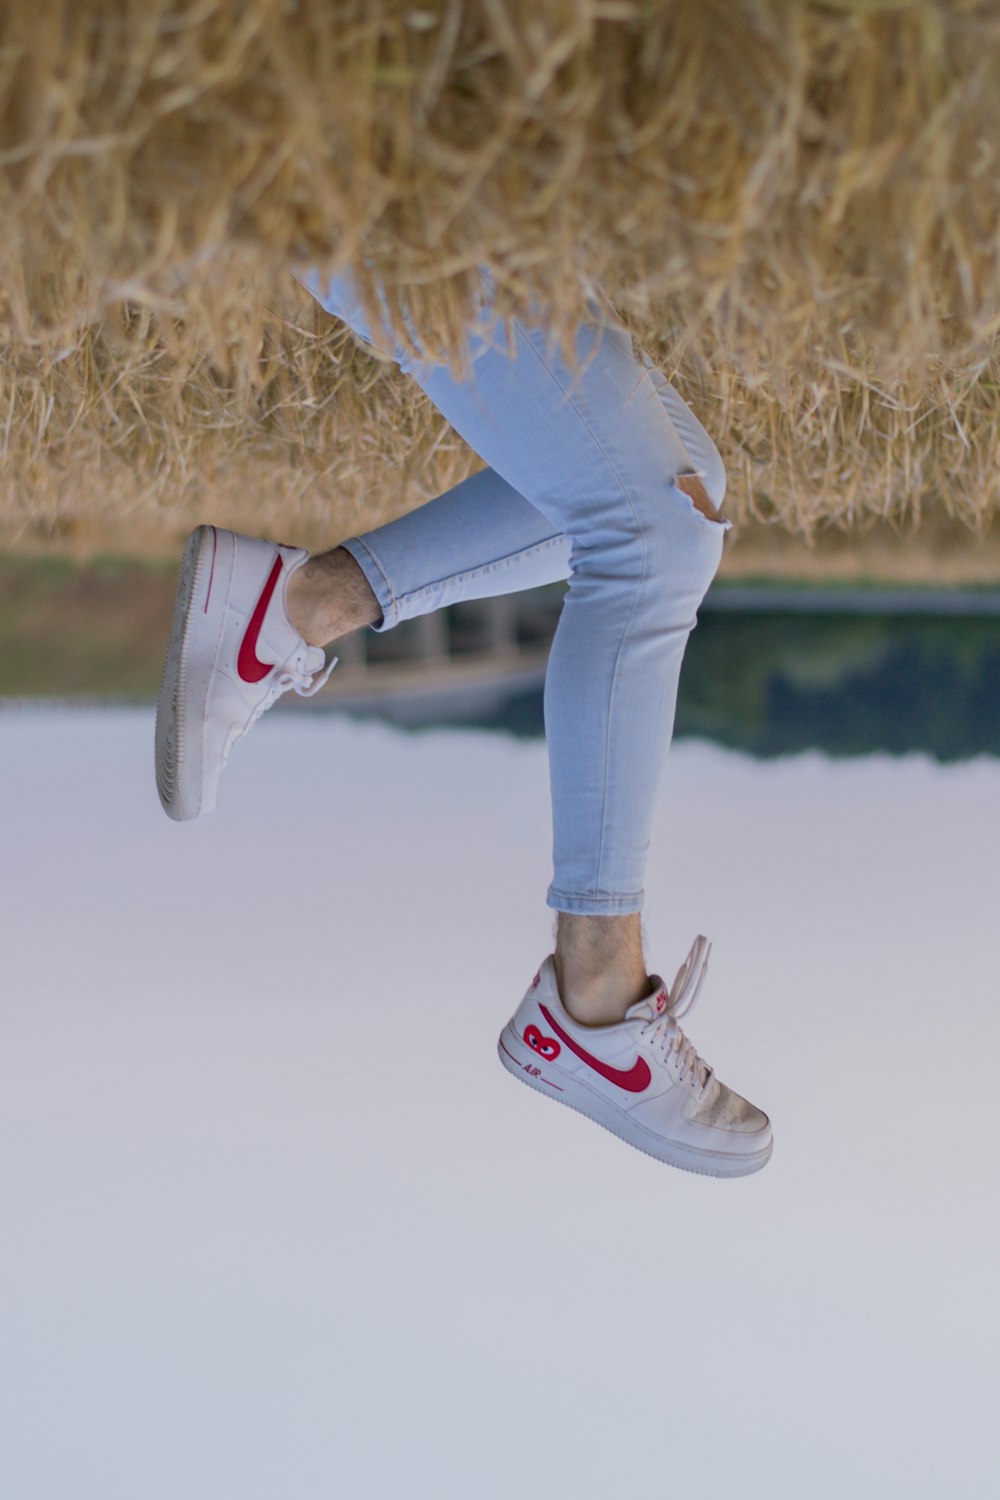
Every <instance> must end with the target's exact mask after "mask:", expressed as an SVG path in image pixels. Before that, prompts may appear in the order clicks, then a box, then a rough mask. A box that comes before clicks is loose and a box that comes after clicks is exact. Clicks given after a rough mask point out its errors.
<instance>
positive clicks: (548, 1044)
mask: <svg viewBox="0 0 1000 1500" xmlns="http://www.w3.org/2000/svg"><path fill="white" fill-rule="evenodd" d="M524 1040H525V1041H526V1042H527V1044H528V1046H529V1047H530V1048H531V1049H532V1051H534V1052H537V1053H539V1055H540V1056H541V1057H545V1058H548V1060H549V1062H552V1061H553V1060H554V1059H555V1058H557V1057H558V1056H559V1054H560V1052H561V1051H562V1048H561V1047H560V1045H559V1043H558V1042H557V1041H556V1039H555V1037H554V1036H543V1035H542V1033H541V1032H540V1031H539V1029H538V1027H537V1026H534V1025H531V1026H526V1027H525V1028H524Z"/></svg>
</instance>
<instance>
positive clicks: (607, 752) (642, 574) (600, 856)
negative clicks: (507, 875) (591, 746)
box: [514, 319, 646, 883]
mask: <svg viewBox="0 0 1000 1500" xmlns="http://www.w3.org/2000/svg"><path fill="white" fill-rule="evenodd" d="M514 327H515V328H516V329H517V331H518V333H519V334H520V335H521V336H522V338H523V339H524V341H525V343H526V344H527V346H528V348H529V349H531V350H532V351H533V353H534V355H535V358H536V359H537V360H538V362H539V364H540V365H541V366H542V369H543V370H545V372H546V374H547V375H548V376H549V378H550V379H551V380H553V381H554V382H555V384H556V385H557V386H558V387H559V389H560V390H561V391H562V393H563V395H564V396H565V397H566V401H567V403H568V404H569V406H570V407H571V408H572V410H573V411H574V412H575V413H576V415H577V417H578V418H579V420H580V421H581V422H582V423H583V426H584V427H585V428H586V429H587V431H588V433H589V434H590V436H591V439H592V440H593V442H594V443H595V444H596V445H597V448H598V450H599V452H600V453H601V454H602V456H603V458H604V461H605V463H606V464H607V465H608V468H609V469H610V470H611V472H612V474H613V475H614V477H615V479H616V480H617V482H618V485H619V488H620V489H621V492H622V496H623V498H624V500H625V502H626V504H627V505H628V508H629V510H630V511H631V513H632V520H633V523H634V525H635V531H636V536H637V537H638V539H639V547H640V549H641V564H640V569H639V577H638V579H637V580H636V583H635V587H634V589H633V592H632V602H631V604H630V606H629V612H628V618H627V619H626V621H625V625H624V628H623V630H622V633H621V639H620V640H619V642H618V651H617V653H616V655H615V664H614V667H613V669H612V673H611V689H610V692H609V693H608V718H607V724H608V728H607V730H606V732H605V738H604V786H603V788H602V791H601V838H600V843H599V844H598V849H597V880H598V883H599V882H600V878H601V865H602V863H603V861H604V830H605V825H606V822H607V805H608V766H609V762H610V756H611V747H610V736H611V720H612V711H613V708H614V698H615V687H616V685H617V682H618V667H619V664H620V662H621V656H622V652H623V650H624V649H625V640H626V637H627V636H628V631H629V626H630V625H631V624H632V616H633V615H634V613H635V606H636V600H637V599H638V596H639V590H640V587H641V585H642V584H643V583H644V582H645V578H646V539H645V537H644V536H643V534H642V527H641V526H640V525H639V517H638V516H637V515H636V513H635V506H634V505H633V504H632V499H631V496H630V495H629V492H628V488H627V487H626V485H625V482H624V480H623V479H622V476H621V474H619V472H618V466H617V464H616V463H615V462H614V460H613V459H612V457H611V455H610V454H609V453H608V451H607V449H606V448H605V447H604V444H603V443H602V442H601V440H600V438H599V437H598V436H597V433H596V432H595V431H594V429H593V428H592V427H591V425H590V423H589V422H588V421H587V418H586V417H585V416H584V414H583V412H582V411H581V410H580V407H579V406H578V404H577V402H576V399H575V398H574V396H573V395H572V394H571V392H570V391H568V390H567V389H566V387H565V386H564V385H563V383H562V381H561V380H560V379H559V377H558V375H557V374H556V373H555V371H554V370H553V369H552V367H551V365H550V364H549V362H548V360H547V359H545V358H543V357H542V355H541V354H540V353H539V351H538V349H537V348H536V347H535V345H534V343H533V342H532V340H531V339H530V338H529V336H528V332H527V330H526V329H525V328H524V327H523V326H522V325H521V324H520V323H519V322H518V321H517V320H516V319H515V320H514ZM637 389H638V387H637Z"/></svg>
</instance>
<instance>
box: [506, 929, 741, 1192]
mask: <svg viewBox="0 0 1000 1500" xmlns="http://www.w3.org/2000/svg"><path fill="white" fill-rule="evenodd" d="M710 949H711V944H710V943H709V941H708V939H707V938H704V937H698V938H696V939H695V942H694V944H693V946H692V948H691V952H690V953H689V954H688V956H687V958H686V959H685V960H684V963H683V964H682V965H681V967H680V969H679V970H678V973H677V978H676V979H675V980H674V983H673V986H672V989H671V990H669V991H668V989H667V987H666V985H665V984H664V983H663V980H662V979H660V978H659V977H658V976H657V975H655V974H651V975H650V986H651V988H650V993H649V996H648V998H646V999H643V1000H637V1001H636V1002H635V1004H634V1005H632V1006H630V1007H629V1009H628V1011H627V1012H626V1014H625V1019H624V1021H621V1022H619V1023H618V1024H616V1025H613V1026H581V1025H580V1024H579V1023H578V1022H576V1021H574V1020H573V1019H572V1017H571V1016H570V1015H568V1014H567V1012H566V1010H565V1009H564V1008H563V1005H562V1002H561V1001H560V999H559V987H558V984H557V982H556V972H555V966H554V964H553V961H552V958H551V957H549V958H547V959H546V960H545V962H544V963H543V964H542V967H541V969H540V970H539V971H538V973H537V974H536V975H535V978H534V980H533V981H532V984H531V987H530V989H529V990H528V993H527V994H526V995H525V997H524V999H523V1000H522V1001H521V1004H520V1005H519V1006H518V1008H517V1010H516V1011H515V1012H514V1015H513V1016H512V1018H511V1019H510V1021H508V1023H507V1025H506V1026H505V1027H504V1029H503V1031H502V1032H501V1033H500V1042H499V1046H498V1051H499V1054H500V1061H501V1062H502V1063H503V1065H504V1067H505V1068H506V1069H507V1070H508V1072H510V1073H513V1074H514V1077H515V1078H520V1080H521V1082H522V1083H527V1084H530V1085H531V1087H532V1088H535V1089H538V1090H539V1092H540V1093H543V1094H547V1095H548V1096H549V1097H550V1098H552V1099H556V1100H558V1101H559V1103H560V1104H568V1105H570V1106H571V1108H573V1109H578V1110H579V1111H580V1112H581V1113H582V1114H585V1115H589V1116H590V1118H591V1119H592V1120H596V1121H597V1123H598V1124H599V1125H603V1126H605V1127H606V1129H608V1130H610V1131H613V1132H614V1134H615V1135H617V1136H620V1137H621V1138H622V1140H624V1141H628V1143H629V1145H630V1146H636V1147H638V1149H639V1150H640V1151H645V1152H647V1154H648V1155H650V1156H655V1157H657V1159H658V1160H659V1161H664V1162H667V1163H669V1165H670V1166H672V1167H683V1168H684V1169H685V1170H686V1171H688V1172H703V1173H706V1174H707V1175H708V1176H711V1177H743V1176H745V1175H746V1174H747V1173H749V1172H757V1171H759V1170H760V1168H761V1167H763V1166H765V1165H766V1163H767V1160H768V1158H769V1157H770V1155H771V1124H770V1121H769V1120H768V1118H767V1115H765V1114H763V1113H762V1111H761V1110H759V1109H756V1108H755V1107H754V1106H753V1105H752V1104H750V1103H748V1102H747V1100H746V1099H743V1098H741V1097H740V1095H739V1094H734V1093H733V1091H732V1089H728V1088H726V1086H725V1084H724V1083H720V1082H719V1080H718V1079H717V1078H716V1076H715V1074H714V1073H713V1072H712V1069H711V1068H710V1067H709V1066H708V1064H707V1063H705V1062H704V1061H703V1060H702V1059H701V1058H700V1057H699V1056H698V1054H697V1052H696V1051H695V1050H694V1047H693V1046H692V1045H691V1043H690V1042H689V1041H688V1039H687V1037H686V1036H685V1035H684V1033H683V1031H682V1030H681V1028H680V1027H679V1026H678V1024H677V1020H678V1017H679V1016H681V1015H683V1014H684V1013H685V1012H686V1011H688V1010H690V1009H691V1007H692V1005H693V1004H694V1002H695V999H696V998H697V994H698V991H699V989H700V988H701V982H702V980H703V979H704V977H705V968H706V965H707V963H708V955H709V951H710Z"/></svg>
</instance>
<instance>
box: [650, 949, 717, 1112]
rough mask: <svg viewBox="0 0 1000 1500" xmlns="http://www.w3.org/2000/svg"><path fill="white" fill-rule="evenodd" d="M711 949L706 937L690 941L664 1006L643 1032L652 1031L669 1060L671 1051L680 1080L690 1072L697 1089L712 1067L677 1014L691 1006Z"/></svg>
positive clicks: (702, 1084) (704, 972)
mask: <svg viewBox="0 0 1000 1500" xmlns="http://www.w3.org/2000/svg"><path fill="white" fill-rule="evenodd" d="M711 951H712V945H711V943H710V942H709V941H708V938H706V937H701V936H699V937H696V938H695V940H694V942H693V943H692V944H691V951H690V953H689V954H688V956H687V958H686V959H685V960H684V962H683V963H682V964H681V966H680V968H679V969H678V970H677V977H676V978H675V980H674V982H673V984H672V985H671V987H670V989H669V990H667V1007H666V1009H665V1010H663V1011H661V1012H660V1014H659V1015H657V1016H654V1017H653V1019H652V1020H651V1021H649V1022H648V1023H647V1025H646V1027H645V1028H644V1033H649V1032H652V1033H653V1035H654V1036H655V1037H656V1040H657V1044H658V1046H659V1047H660V1048H661V1050H662V1052H663V1055H664V1057H666V1058H668V1059H669V1058H670V1056H671V1054H672V1055H673V1057H674V1059H675V1061H676V1066H677V1068H678V1071H679V1075H680V1080H681V1082H683V1080H684V1079H685V1077H687V1076H688V1075H689V1074H690V1076H691V1077H693V1078H696V1079H697V1080H698V1084H699V1086H700V1087H701V1088H704V1087H705V1085H706V1084H707V1082H708V1078H709V1074H710V1073H711V1071H712V1070H711V1068H710V1067H709V1066H708V1063H706V1062H705V1060H704V1058H703V1057H700V1056H699V1054H698V1053H697V1052H696V1051H695V1049H694V1047H693V1045H692V1044H691V1042H690V1041H689V1040H688V1038H687V1037H686V1036H685V1035H684V1032H683V1031H682V1030H681V1028H680V1027H679V1026H678V1024H677V1022H678V1020H679V1019H680V1017H681V1016H686V1015H687V1013H688V1011H689V1010H692V1009H693V1008H694V1003H695V1001H696V1000H697V998H698V992H699V990H700V989H701V986H702V984H703V982H704V979H705V975H706V973H707V971H708V955H709V953H710V952H711ZM654 1003H655V1002H654Z"/></svg>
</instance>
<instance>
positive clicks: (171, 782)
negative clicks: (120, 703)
mask: <svg viewBox="0 0 1000 1500" xmlns="http://www.w3.org/2000/svg"><path fill="white" fill-rule="evenodd" d="M308 557H309V553H308V552H306V551H304V550H303V549H302V548H301V547H284V546H279V545H277V544H276V543H274V542H265V541H261V540H260V539H259V538H257V537H250V536H238V535H237V534H236V533H235V532H232V531H223V530H222V529H221V528H220V527H217V526H199V527H198V528H197V530H195V531H193V532H192V533H191V535H190V537H189V538H188V542H187V546H186V547H185V549H184V557H183V560H182V562H181V571H180V578H179V580H178V584H177V601H176V604H175V606H174V621H173V625H172V627H171V631H170V642H169V644H168V646H167V660H166V664H165V665H164V668H163V681H162V683H161V685H160V698H159V702H158V703H157V706H156V788H157V791H158V792H159V794H160V801H161V803H162V804H163V809H164V812H166V813H167V814H168V816H169V817H171V818H175V819H176V820H177V821H178V822H183V821H184V820H185V819H188V818H197V817H198V816H199V815H200V814H201V813H206V812H210V811H211V809H212V808H213V807H214V806H215V801H216V796H217V793H218V786H219V775H220V773H221V771H222V768H223V766H224V765H225V764H226V761H227V760H228V759H229V753H230V751H231V750H232V748H233V746H234V745H235V744H236V741H237V740H239V739H242V738H243V736H244V735H245V734H246V732H247V730H248V729H250V728H251V727H252V726H253V725H254V724H255V723H256V722H257V720H258V719H259V718H260V716H261V714H262V713H263V712H264V710H265V709H266V708H270V707H271V705H272V704H273V703H275V702H276V701H277V699H278V698H280V697H281V695H282V693H286V692H288V690H289V689H290V688H294V690H295V692H297V693H299V694H300V695H301V696H302V697H304V698H309V697H312V695H313V693H317V692H318V691H319V689H320V688H321V687H322V686H323V684H324V683H325V682H326V680H327V678H328V677H329V675H330V673H331V672H332V671H333V669H334V667H335V666H336V664H337V658H336V657H334V658H333V660H332V661H330V662H329V663H327V660H326V655H325V653H324V652H323V651H322V649H321V648H320V647H318V646H308V645H306V643H305V641H304V640H303V639H302V637H301V636H300V635H299V633H298V631H297V630H296V629H295V626H294V625H293V624H292V623H291V621H290V620H289V618H288V610H287V608H286V605H285V590H286V588H287V585H288V580H289V578H290V577H291V575H292V574H293V573H294V572H295V570H296V568H299V567H301V566H302V564H303V563H304V562H305V561H306V559H307V558H308Z"/></svg>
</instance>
